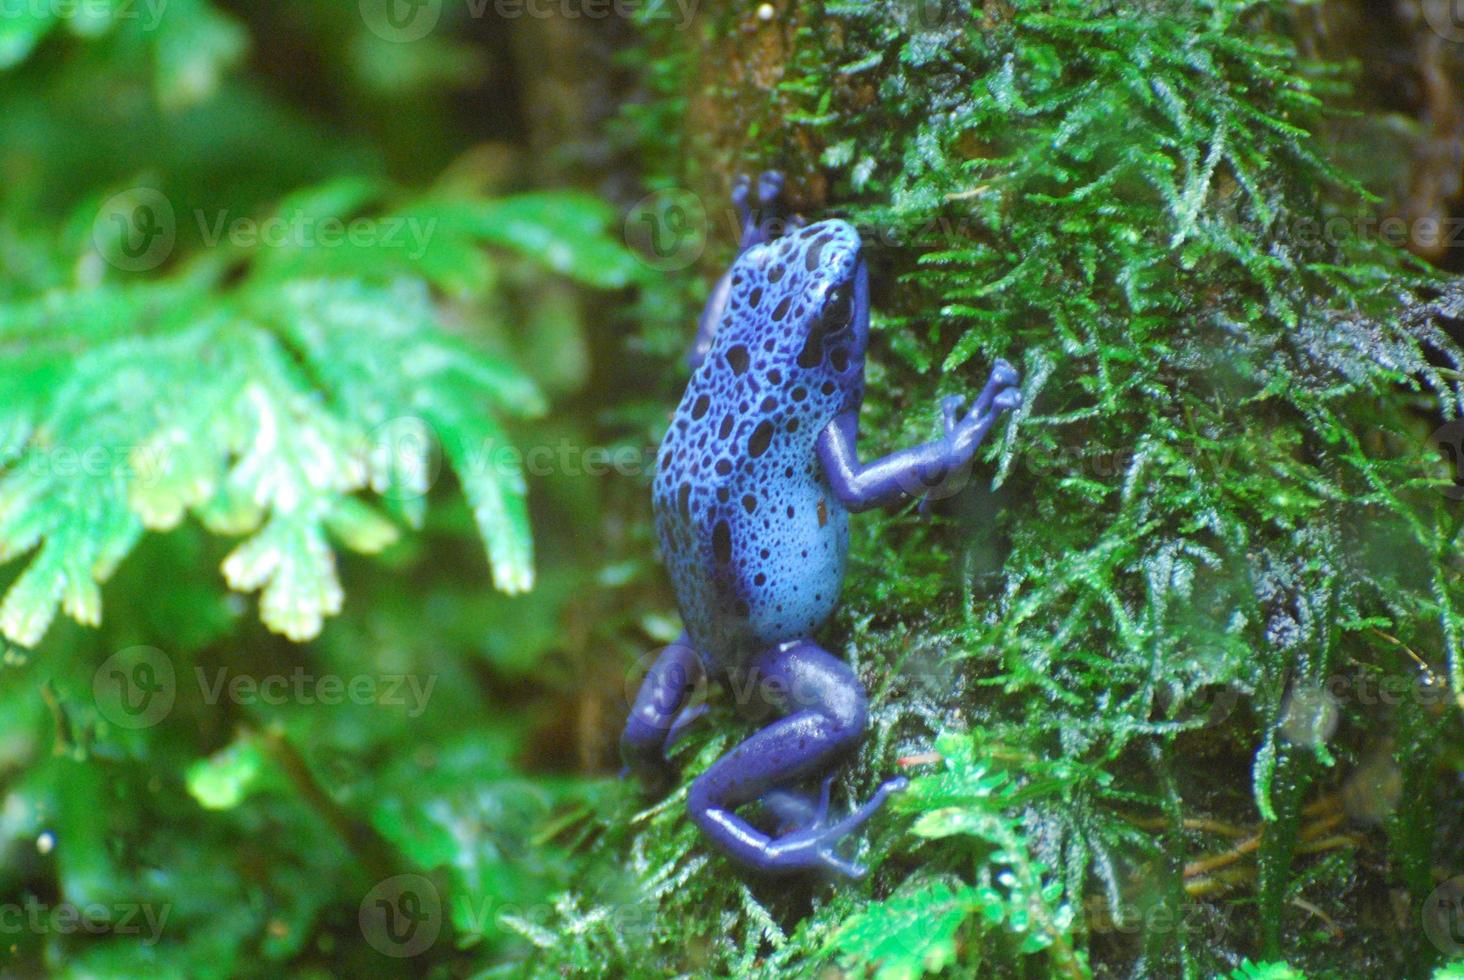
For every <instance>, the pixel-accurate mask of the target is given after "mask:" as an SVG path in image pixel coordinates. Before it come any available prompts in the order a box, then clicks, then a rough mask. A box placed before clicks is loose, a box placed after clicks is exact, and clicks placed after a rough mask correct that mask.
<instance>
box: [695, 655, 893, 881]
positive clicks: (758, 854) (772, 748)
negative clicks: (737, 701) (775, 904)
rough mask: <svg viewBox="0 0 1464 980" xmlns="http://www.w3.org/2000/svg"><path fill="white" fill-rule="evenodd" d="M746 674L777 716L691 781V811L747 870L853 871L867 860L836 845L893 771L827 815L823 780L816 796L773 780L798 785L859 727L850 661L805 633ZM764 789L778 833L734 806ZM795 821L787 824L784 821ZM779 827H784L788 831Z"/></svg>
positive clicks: (859, 690) (862, 708) (868, 810)
mask: <svg viewBox="0 0 1464 980" xmlns="http://www.w3.org/2000/svg"><path fill="white" fill-rule="evenodd" d="M750 670H751V672H752V675H753V676H752V677H751V678H750V679H751V680H753V681H755V682H756V686H757V687H758V688H760V689H762V690H767V691H770V692H773V693H775V694H777V695H778V697H779V700H778V702H777V703H775V704H774V705H773V707H774V708H776V709H777V710H779V711H780V712H781V713H783V715H784V717H782V718H781V719H779V720H778V721H776V722H774V723H772V724H771V725H768V726H767V727H766V728H764V729H763V730H762V731H760V732H757V733H756V734H755V735H753V736H752V737H751V738H749V739H747V741H745V742H743V743H742V744H741V745H738V746H737V747H736V748H734V749H732V751H730V752H728V753H727V754H726V755H724V756H723V757H722V758H720V759H718V760H717V761H716V762H715V763H713V764H712V766H711V768H710V769H708V770H707V771H706V772H704V773H702V775H701V776H699V777H697V779H696V781H695V782H694V783H692V785H691V793H690V796H689V798H688V800H687V806H688V807H689V808H690V810H691V816H692V819H693V820H695V821H696V823H697V825H698V826H699V827H701V829H702V832H703V833H705V834H706V835H707V837H708V838H709V839H710V840H711V842H712V843H713V844H715V845H716V846H717V847H718V848H719V849H720V850H721V851H722V852H723V853H725V854H726V855H727V856H728V857H730V858H732V859H733V860H735V861H737V862H738V863H740V864H742V865H743V866H744V867H747V868H749V869H751V870H754V871H761V872H765V873H769V874H792V873H798V872H806V871H819V870H823V871H834V872H837V873H839V874H843V875H847V876H850V877H859V876H860V875H862V874H863V873H864V869H863V868H861V867H860V866H859V865H857V864H855V863H853V862H852V861H850V860H848V859H847V858H844V857H842V856H841V855H839V854H838V852H837V851H836V850H835V848H836V846H837V845H838V844H839V842H840V841H842V840H843V839H844V838H845V837H847V836H848V835H849V834H850V833H852V832H853V831H854V830H856V829H857V828H858V827H859V826H860V825H861V824H863V823H864V822H865V821H866V820H868V819H869V818H870V817H871V816H872V815H873V814H874V813H875V811H877V810H878V809H879V808H880V807H881V806H883V805H884V802H885V799H886V798H887V797H888V796H889V794H890V793H893V792H896V791H898V790H900V789H901V788H903V786H904V780H903V779H893V780H890V781H889V782H887V783H885V785H884V786H882V787H880V789H879V790H878V791H877V792H876V793H875V794H874V796H873V797H871V798H870V800H869V801H868V802H866V803H865V804H864V805H863V806H861V807H859V808H858V809H857V810H855V811H854V812H853V813H851V814H849V815H848V816H846V817H844V818H842V819H840V820H839V821H837V822H836V823H833V824H829V823H827V821H826V818H827V815H828V783H827V782H826V783H825V784H824V790H823V792H822V793H821V795H820V798H819V802H818V803H817V804H813V803H811V802H810V801H808V800H806V799H802V800H800V799H798V794H796V793H793V792H790V791H788V790H786V789H779V787H787V786H789V785H797V784H799V783H802V782H804V781H805V780H808V779H809V778H810V777H812V776H814V775H816V774H821V773H823V772H825V771H827V769H828V767H829V766H830V765H831V764H832V763H833V762H834V761H835V760H836V758H837V757H838V756H839V755H841V754H843V753H845V752H847V751H848V750H849V749H850V748H852V747H853V746H854V744H855V743H857V742H858V740H859V739H860V737H861V736H862V735H863V733H864V727H865V723H866V716H867V706H866V704H867V701H866V697H865V693H864V688H863V686H862V685H861V684H860V683H859V680H858V678H856V677H855V676H854V672H853V671H851V670H850V669H849V667H848V665H847V664H845V663H843V662H842V661H840V660H838V659H836V658H835V657H832V656H830V655H829V654H828V653H826V652H825V651H824V650H822V649H820V648H819V647H818V646H816V645H814V644H813V643H810V642H807V641H801V642H796V643H786V644H783V645H782V646H779V647H776V648H774V649H772V650H770V651H768V652H767V653H765V654H763V655H762V656H761V657H759V658H758V659H757V660H756V661H755V662H754V663H753V664H752V665H751V667H750ZM757 799H762V800H763V801H764V802H765V803H767V804H768V805H769V809H770V810H772V812H773V814H774V816H775V817H776V818H778V819H779V822H780V823H782V824H784V825H785V826H782V827H779V828H778V831H779V833H778V836H776V837H774V836H769V835H767V834H764V833H762V832H760V831H759V830H757V829H756V828H755V827H753V826H752V825H751V824H749V823H748V822H747V821H746V820H744V819H743V818H741V817H740V816H738V815H737V812H736V811H737V808H738V807H740V806H742V805H743V804H745V803H750V802H752V801H753V800H757ZM788 824H792V825H795V826H800V825H801V829H798V830H792V831H786V825H788ZM785 831H786V832H785Z"/></svg>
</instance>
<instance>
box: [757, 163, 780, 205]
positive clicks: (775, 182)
mask: <svg viewBox="0 0 1464 980" xmlns="http://www.w3.org/2000/svg"><path fill="white" fill-rule="evenodd" d="M785 182H786V178H785V177H784V176H783V172H782V171H781V170H764V171H763V173H762V176H761V177H759V178H758V180H757V203H758V204H760V205H762V206H763V207H765V208H766V207H770V206H772V205H774V204H777V203H778V200H779V199H780V198H781V197H782V196H783V185H784V183H785Z"/></svg>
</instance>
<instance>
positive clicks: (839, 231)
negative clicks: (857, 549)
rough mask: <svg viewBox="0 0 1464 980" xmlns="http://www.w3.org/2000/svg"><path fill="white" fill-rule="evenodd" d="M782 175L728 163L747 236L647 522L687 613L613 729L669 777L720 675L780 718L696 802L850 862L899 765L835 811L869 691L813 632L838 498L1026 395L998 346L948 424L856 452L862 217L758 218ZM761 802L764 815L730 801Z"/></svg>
mask: <svg viewBox="0 0 1464 980" xmlns="http://www.w3.org/2000/svg"><path fill="white" fill-rule="evenodd" d="M782 185H783V181H782V177H781V175H779V174H777V173H766V174H763V176H762V177H761V178H760V180H759V182H758V188H757V196H758V205H759V206H760V207H759V210H758V212H756V213H755V212H754V209H753V207H752V206H751V204H750V200H749V198H750V196H751V192H752V188H751V186H750V183H749V181H748V180H747V178H745V177H744V178H741V179H739V180H738V182H737V186H736V189H735V190H734V192H733V195H732V200H733V204H734V206H735V207H736V208H737V210H738V213H739V215H740V216H741V220H742V242H741V252H740V254H739V255H738V257H737V260H736V261H735V262H734V263H733V264H732V267H731V269H730V270H728V272H727V274H726V275H725V276H723V278H722V280H721V281H720V282H719V283H718V285H717V287H716V289H715V290H714V291H713V294H712V297H711V299H710V300H709V302H708V304H707V308H706V311H705V312H704V313H703V315H702V318H701V323H700V328H699V330H698V333H697V339H696V343H695V345H694V346H693V348H692V353H691V357H690V360H691V364H692V369H693V370H692V376H691V381H690V383H689V384H688V385H687V387H686V394H685V395H683V396H682V399H681V404H680V405H679V407H678V408H677V409H676V415H675V417H674V419H673V420H672V423H671V427H670V429H669V431H668V432H667V433H666V437H665V440H664V441H663V442H662V443H661V447H660V450H659V453H658V455H657V461H658V462H657V471H656V478H655V482H654V508H655V517H656V529H657V533H658V534H659V536H660V543H661V553H662V558H663V560H664V561H665V564H666V568H667V570H668V571H669V572H670V575H671V580H672V583H673V585H674V587H675V590H676V598H677V601H678V604H679V606H680V608H681V616H682V620H683V622H684V624H685V632H683V633H682V634H681V636H680V638H678V639H677V640H676V642H674V643H672V644H671V645H670V646H668V647H666V648H665V649H664V650H662V651H661V652H660V654H659V655H658V657H657V659H656V660H655V662H654V664H653V666H652V667H651V668H650V671H649V672H648V674H647V676H646V678H645V681H644V683H643V684H642V685H641V688H640V692H639V694H638V695H637V696H636V699H635V704H634V706H633V707H632V708H631V712H630V717H629V720H628V721H627V722H626V725H625V731H624V733H623V734H622V735H621V737H620V747H621V752H622V754H623V756H624V758H625V761H626V765H627V769H628V770H629V771H630V772H632V773H634V774H635V775H636V776H638V777H639V778H640V779H641V781H642V783H643V785H645V786H646V788H647V789H648V790H650V791H652V792H655V793H660V792H664V791H665V790H666V789H667V788H668V787H669V785H670V784H671V781H672V779H673V778H674V775H675V773H674V769H673V768H672V767H671V765H670V764H669V763H668V761H667V755H668V752H669V750H670V748H671V746H672V745H673V744H674V742H675V741H676V739H677V737H678V736H679V735H680V734H681V733H682V732H683V731H685V729H686V727H687V726H688V725H689V724H690V723H691V722H693V721H695V720H696V718H697V717H699V716H700V715H701V714H702V713H703V712H704V711H705V704H704V703H703V698H702V692H703V690H704V688H705V686H706V683H707V681H708V680H709V679H716V680H720V681H722V682H723V683H725V684H726V686H727V687H728V689H729V690H731V691H732V692H734V695H738V696H737V697H736V700H737V701H738V702H739V703H740V704H741V706H742V708H743V709H745V710H746V711H747V713H748V714H749V715H751V716H752V717H753V718H754V719H757V720H759V721H768V720H769V719H770V718H771V719H772V720H770V721H768V724H767V725H766V727H764V728H762V729H761V730H760V731H758V732H757V733H756V734H754V735H752V736H751V737H750V738H748V739H747V740H746V741H744V742H742V743H741V744H740V745H738V746H737V747H736V748H734V749H732V750H731V751H730V752H728V753H727V754H726V755H724V756H723V757H722V758H720V759H718V760H717V761H716V762H715V763H714V764H713V765H712V766H711V768H709V769H707V771H706V772H704V773H702V774H701V775H700V776H698V777H697V778H696V780H695V781H694V782H693V783H692V785H691V790H690V794H689V797H688V807H689V809H690V811H691V816H692V819H693V820H695V821H696V823H697V825H698V826H699V827H700V828H701V830H702V832H703V833H705V834H706V836H707V837H708V838H710V840H711V841H712V843H713V844H715V845H716V846H717V847H718V848H719V849H720V850H722V851H723V852H724V853H725V854H727V855H728V856H729V857H731V858H733V859H734V860H735V861H737V862H739V863H741V864H742V865H744V866H746V867H747V868H750V869H752V870H755V871H759V872H767V873H774V874H783V873H794V872H803V871H810V870H819V869H826V870H832V871H834V872H837V873H841V874H844V875H848V876H851V877H859V876H862V875H863V874H864V869H863V868H862V867H860V866H859V865H857V864H855V863H854V862H852V861H850V860H848V859H847V858H845V857H843V856H841V855H840V854H838V853H837V852H836V851H835V847H836V845H837V844H838V843H839V841H840V840H841V839H842V838H844V837H845V836H847V835H848V834H849V833H850V832H851V831H853V830H855V829H856V828H857V827H859V826H860V825H861V824H862V823H864V822H865V821H866V820H868V819H869V817H870V816H871V815H873V814H874V812H875V811H876V810H878V809H879V807H880V806H881V805H882V804H883V803H884V802H885V800H886V798H887V797H888V796H889V795H890V794H891V793H893V792H896V791H898V790H900V789H902V788H903V787H904V785H905V780H904V779H903V778H895V779H891V780H889V781H888V782H886V783H885V784H884V785H882V786H881V787H880V788H879V790H878V791H876V792H875V794H874V795H873V796H872V797H871V798H870V799H869V800H868V801H867V802H866V803H864V805H863V806H860V807H858V808H857V809H855V810H854V811H853V812H852V813H850V814H849V815H847V816H844V817H842V818H840V819H834V820H830V819H828V799H829V784H830V783H831V782H832V776H829V775H828V773H829V771H830V769H831V768H832V766H833V765H834V764H835V762H836V761H837V760H838V759H839V758H840V757H841V756H843V755H845V754H846V753H847V752H848V751H849V750H850V749H851V748H852V747H853V746H855V745H856V744H857V743H858V742H859V740H860V738H861V737H862V735H863V733H864V729H865V725H866V713H867V703H868V699H867V696H866V694H865V691H864V687H863V685H862V684H860V682H859V679H858V678H857V677H856V676H855V674H854V672H853V671H852V670H851V669H850V668H849V666H848V665H847V664H845V663H844V662H843V661H842V660H840V659H838V658H837V657H835V656H833V655H832V654H830V653H829V652H827V651H826V650H824V649H823V648H822V647H820V646H819V645H818V644H816V643H815V642H814V641H813V639H812V637H813V635H814V634H815V633H816V632H817V630H818V628H819V626H820V625H821V624H822V623H823V622H824V621H825V620H826V619H827V618H828V616H829V614H830V613H831V612H833V609H834V605H835V603H836V602H837V601H838V598H839V588H840V585H841V583H842V581H843V577H844V561H845V556H846V555H847V553H848V549H849V527H848V518H849V512H850V511H863V510H869V509H871V508H875V507H887V506H891V505H897V504H901V503H905V502H907V501H910V500H912V499H915V498H917V497H922V496H924V495H925V494H926V493H927V492H929V491H931V490H933V489H935V488H936V487H939V486H940V485H941V484H942V482H943V481H944V480H945V479H946V477H947V476H949V475H951V474H953V473H955V472H957V471H959V470H961V469H962V468H963V467H965V466H966V465H967V464H969V463H970V461H971V459H972V457H973V455H974V454H975V452H976V450H977V447H979V446H980V445H981V440H982V438H983V437H984V436H985V435H986V433H987V431H988V430H989V429H990V428H991V426H992V424H993V423H994V422H995V421H996V419H997V417H998V416H999V415H1000V414H1001V413H1002V412H1003V411H1006V410H1008V409H1012V408H1016V407H1017V406H1019V405H1020V404H1021V401H1022V396H1021V392H1020V391H1019V390H1018V388H1017V387H1016V385H1017V381H1018V376H1017V372H1016V371H1015V370H1014V369H1013V368H1012V366H1011V365H1010V364H1007V363H1006V362H1005V361H997V362H996V365H995V367H994V369H993V370H992V372H991V378H990V380H989V381H987V383H986V386H985V388H984V389H983V390H982V391H981V394H980V395H978V396H977V397H976V400H975V403H974V404H973V405H972V406H971V409H970V411H969V412H963V406H964V403H965V398H964V397H961V396H952V397H950V398H947V399H946V400H945V402H944V403H943V404H942V409H943V413H944V417H945V421H944V431H943V433H942V435H941V436H940V438H938V439H936V440H934V441H932V442H929V443H926V444H924V445H921V446H916V447H914V448H912V449H906V450H903V451H900V452H897V453H894V454H892V455H890V456H886V457H885V458H883V459H879V460H875V461H874V462H870V463H863V462H860V460H859V455H858V453H857V451H856V443H857V439H858V432H859V406H860V403H861V402H862V400H863V397H864V352H865V346H866V344H867V343H868V340H869V276H868V272H867V271H866V269H865V265H864V261H863V259H862V258H861V256H860V248H859V246H860V242H859V235H858V233H857V232H856V231H855V230H854V228H853V227H851V226H850V225H849V224H847V223H845V222H843V221H837V220H834V221H821V222H818V223H817V224H812V225H807V226H803V225H801V224H800V223H798V222H791V223H790V222H784V221H780V220H778V219H777V218H772V219H771V220H770V219H769V218H768V216H769V215H774V214H777V213H780V212H781V192H782ZM779 226H781V228H782V230H784V231H785V233H784V234H782V235H776V236H775V235H774V234H773V232H774V231H776V230H778V227H779ZM739 692H740V694H739ZM820 783H821V784H822V785H821V787H820V785H819V784H820ZM753 803H757V804H759V807H758V811H759V812H760V813H761V818H757V817H756V814H754V817H755V819H757V821H758V823H759V824H760V825H762V826H765V827H767V832H764V830H761V829H758V826H755V825H754V823H752V822H749V821H748V819H746V818H745V817H743V816H740V815H739V814H738V808H739V807H742V806H744V805H747V804H753Z"/></svg>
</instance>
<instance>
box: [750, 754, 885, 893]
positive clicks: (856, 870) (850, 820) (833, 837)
mask: <svg viewBox="0 0 1464 980" xmlns="http://www.w3.org/2000/svg"><path fill="white" fill-rule="evenodd" d="M908 784H909V780H907V779H906V778H905V777H904V776H896V777H895V778H894V779H889V780H886V781H885V782H884V784H883V785H881V786H880V788H879V789H877V790H875V791H874V795H873V796H871V797H870V798H869V799H867V800H865V801H864V805H863V806H861V807H859V808H858V809H856V810H855V811H854V812H853V813H851V814H849V815H848V816H846V817H844V818H843V819H842V820H840V821H838V822H837V823H835V824H832V825H830V824H827V823H826V822H825V821H824V820H823V818H822V816H821V817H820V818H819V819H818V820H816V821H815V822H814V823H813V825H812V826H809V827H805V828H804V829H802V830H795V831H793V832H792V833H787V834H783V835H782V836H781V837H779V838H778V839H777V840H776V841H774V842H773V850H774V851H775V852H778V853H781V854H786V855H790V856H791V857H792V858H793V859H794V861H795V863H805V862H806V863H808V864H809V865H810V866H813V867H824V868H829V869H830V870H833V871H837V872H839V873H840V874H842V875H845V876H846V877H849V878H856V879H857V878H863V877H864V876H865V875H866V874H867V873H868V871H869V869H868V868H866V867H864V865H862V864H857V863H855V862H853V861H850V860H849V859H848V858H846V857H843V856H842V855H840V854H839V853H838V851H836V850H835V848H836V847H837V846H838V844H839V842H840V841H842V840H843V839H844V838H846V837H848V836H849V835H850V834H852V833H853V832H854V831H856V830H858V829H859V828H860V827H861V826H863V825H864V823H865V822H866V821H867V820H869V818H870V817H872V816H874V815H875V813H877V812H878V811H879V809H880V807H882V806H884V805H885V801H886V800H888V799H889V796H890V794H891V793H898V792H900V791H901V790H903V789H904V788H905V787H906V786H907V785H908ZM823 802H824V804H825V806H827V803H828V796H827V792H825V796H824V800H823Z"/></svg>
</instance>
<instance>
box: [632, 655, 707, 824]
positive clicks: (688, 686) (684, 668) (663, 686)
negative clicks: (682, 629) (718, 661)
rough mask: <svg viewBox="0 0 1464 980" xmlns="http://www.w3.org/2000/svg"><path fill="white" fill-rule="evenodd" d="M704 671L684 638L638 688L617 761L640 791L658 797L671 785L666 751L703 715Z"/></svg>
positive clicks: (672, 774) (672, 776) (671, 771)
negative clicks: (641, 786) (623, 762)
mask: <svg viewBox="0 0 1464 980" xmlns="http://www.w3.org/2000/svg"><path fill="white" fill-rule="evenodd" d="M706 682H707V672H706V667H705V665H704V664H703V663H702V659H701V655H700V654H698V653H697V652H696V649H695V648H694V647H693V646H692V645H691V641H690V639H689V638H688V637H687V635H686V634H685V633H682V634H681V636H680V638H678V639H677V640H676V642H675V643H672V644H671V645H670V646H668V647H666V648H665V649H664V650H662V651H661V653H660V656H658V657H657V658H656V662H655V663H654V664H652V665H651V669H650V670H649V671H647V672H646V678H645V680H644V681H642V682H641V686H640V692H639V693H638V694H637V695H636V698H635V704H633V705H631V708H630V716H629V717H628V718H626V719H625V729H624V731H622V732H621V734H620V756H621V758H622V759H623V760H624V761H625V767H626V769H627V770H628V771H629V772H631V773H633V774H634V775H635V776H636V777H637V778H639V779H640V781H641V784H642V785H643V786H644V787H645V789H646V791H647V792H649V793H651V794H652V795H657V796H659V795H660V794H662V793H664V792H665V791H666V789H668V788H669V787H670V786H671V784H672V783H673V782H674V781H675V776H676V770H675V767H674V766H672V765H671V763H670V762H669V761H668V759H667V756H668V754H669V752H670V750H671V746H672V745H673V744H674V743H675V742H676V739H677V738H678V737H679V736H680V735H681V733H682V731H684V730H685V728H686V726H687V725H688V724H689V723H690V722H691V721H693V720H695V719H696V718H697V717H699V716H700V715H701V714H702V713H703V712H704V711H705V710H706V697H705V695H706Z"/></svg>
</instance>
